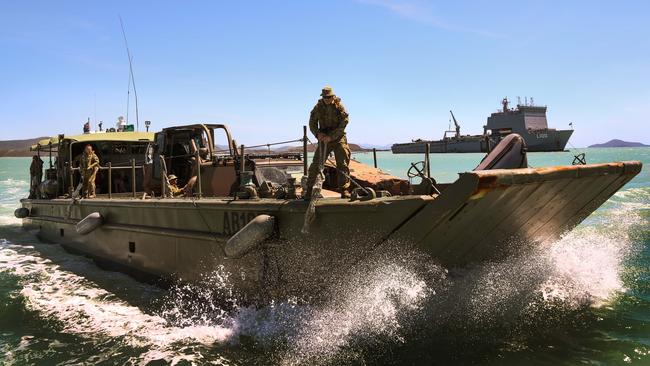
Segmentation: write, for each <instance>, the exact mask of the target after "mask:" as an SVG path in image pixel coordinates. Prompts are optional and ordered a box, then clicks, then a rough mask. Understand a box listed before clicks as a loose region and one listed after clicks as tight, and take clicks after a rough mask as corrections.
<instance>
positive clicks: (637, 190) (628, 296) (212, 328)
mask: <svg viewBox="0 0 650 366" xmlns="http://www.w3.org/2000/svg"><path fill="white" fill-rule="evenodd" d="M582 151H586V152H587V160H588V162H590V163H596V162H607V161H617V160H641V161H643V162H644V164H646V167H645V168H644V170H643V171H642V172H641V174H640V175H639V176H638V177H636V178H635V179H634V180H633V181H632V182H630V183H629V184H628V185H627V186H626V187H624V189H623V190H621V191H620V192H618V193H617V194H616V195H615V196H613V197H612V198H611V199H610V200H609V201H608V202H606V203H605V204H604V205H603V206H602V207H601V208H600V209H599V210H597V211H596V212H595V213H594V214H592V215H591V216H590V217H589V218H588V219H587V220H585V222H583V223H582V224H581V225H579V226H578V227H577V228H576V229H574V230H573V231H572V232H570V233H567V234H566V235H565V236H564V237H563V238H562V239H560V240H559V241H557V242H556V243H553V244H552V245H549V246H548V247H544V248H539V249H538V250H536V251H535V252H533V253H529V254H526V255H525V256H523V257H518V258H510V259H507V260H504V261H501V262H495V263H490V264H485V265H482V266H479V267H473V268H470V269H467V270H465V271H464V272H462V273H449V272H448V271H447V270H446V269H445V268H442V267H440V266H438V265H436V263H435V262H434V261H432V260H431V259H429V258H426V257H423V256H421V255H419V254H417V253H409V252H403V251H399V250H395V251H386V252H383V253H379V252H378V253H373V254H372V255H369V256H368V259H367V261H365V262H364V263H362V264H361V265H360V266H359V268H355V270H354V272H353V273H351V274H350V275H349V276H347V277H346V278H345V279H343V280H341V281H338V282H337V283H335V284H333V285H332V286H333V288H332V289H331V296H330V300H329V301H326V302H324V303H319V304H318V305H310V304H304V303H297V302H295V301H291V300H285V301H280V302H276V303H272V304H269V305H267V306H263V307H258V308H255V307H245V306H240V305H238V304H237V303H236V302H231V303H230V304H229V306H228V307H224V306H223V305H222V304H223V301H216V300H215V299H216V298H217V297H221V298H222V299H221V300H223V297H226V298H227V297H228V293H229V289H230V287H229V283H228V273H223V272H222V271H218V270H217V271H215V272H214V273H211V274H207V276H206V279H205V281H204V283H202V284H200V285H196V286H185V287H174V288H171V289H161V288H158V287H155V286H151V285H147V284H143V283H140V282H137V281H135V280H133V279H132V278H130V277H128V276H126V275H123V274H120V273H116V272H109V271H104V270H102V269H100V268H98V267H97V266H96V265H95V264H94V263H93V262H92V261H90V260H88V259H86V258H84V257H81V256H75V255H71V254H68V253H66V252H65V251H63V250H62V248H61V247H60V246H58V245H53V244H45V243H41V242H39V241H38V240H37V239H36V237H35V236H34V233H31V232H27V231H24V230H23V229H22V228H21V227H20V222H19V220H17V219H15V218H14V217H13V210H14V209H15V208H16V207H17V206H18V200H19V199H20V198H22V197H25V196H26V195H27V191H28V166H29V159H28V158H0V364H2V365H32V364H37V365H85V364H89V365H90V364H93V365H94V364H102V365H114V364H117V365H122V364H126V365H165V364H171V365H192V364H196V365H204V364H206V365H207V364H210V365H302V364H305V365H313V364H323V365H330V364H334V365H349V364H352V365H385V364H389V365H467V364H475V365H584V364H587V365H628V364H636V365H649V364H650V174H649V173H648V168H647V167H648V164H650V148H631V149H586V150H582ZM355 158H357V159H359V160H361V161H363V162H366V163H372V154H367V153H366V154H356V155H355ZM480 158H481V155H480V154H448V155H432V160H431V161H432V164H431V165H432V169H431V170H432V173H433V175H434V176H435V177H436V179H437V180H438V181H439V182H450V181H453V180H454V179H455V177H456V174H457V173H458V172H459V171H463V170H470V169H472V168H473V167H474V166H476V165H477V164H478V161H479V160H480ZM421 159H422V157H421V156H418V155H392V154H390V153H387V152H380V153H379V154H378V163H379V167H380V168H382V169H385V170H387V171H389V172H391V173H393V174H395V175H399V176H405V173H406V169H407V168H408V167H409V163H410V162H414V161H417V160H421ZM572 160H573V154H571V153H532V154H529V163H530V164H531V165H532V166H545V165H565V164H570V163H571V161H572ZM217 294H218V295H219V296H217ZM226 300H228V299H226Z"/></svg>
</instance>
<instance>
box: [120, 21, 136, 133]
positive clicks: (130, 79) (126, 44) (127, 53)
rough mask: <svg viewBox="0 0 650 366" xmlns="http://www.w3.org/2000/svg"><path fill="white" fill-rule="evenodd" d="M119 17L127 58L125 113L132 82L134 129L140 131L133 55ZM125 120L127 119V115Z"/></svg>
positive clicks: (127, 109) (127, 108) (127, 112)
mask: <svg viewBox="0 0 650 366" xmlns="http://www.w3.org/2000/svg"><path fill="white" fill-rule="evenodd" d="M118 17H119V18H120V27H122V36H124V46H125V47H126V56H127V57H128V58H129V90H128V92H127V101H126V115H127V116H128V115H129V99H130V93H131V83H133V95H134V96H135V123H136V131H140V113H139V112H138V91H137V90H136V88H135V77H134V76H133V57H132V56H131V50H129V42H128V41H127V40H126V32H125V31H124V22H122V16H120V15H118ZM126 121H127V122H128V121H129V119H128V117H127V119H126Z"/></svg>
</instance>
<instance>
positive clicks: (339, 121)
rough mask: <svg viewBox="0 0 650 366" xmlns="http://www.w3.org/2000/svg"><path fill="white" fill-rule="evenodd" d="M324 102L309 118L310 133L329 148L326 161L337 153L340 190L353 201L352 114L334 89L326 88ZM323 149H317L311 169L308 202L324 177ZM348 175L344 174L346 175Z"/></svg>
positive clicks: (323, 92)
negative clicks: (349, 129)
mask: <svg viewBox="0 0 650 366" xmlns="http://www.w3.org/2000/svg"><path fill="white" fill-rule="evenodd" d="M321 96H322V98H321V99H320V100H319V101H318V102H317V103H316V106H314V109H312V111H311V116H310V117H309V129H310V130H311V133H313V134H314V136H316V138H317V139H318V142H319V143H320V144H323V143H325V144H327V151H326V152H325V158H327V156H329V154H330V153H331V152H332V151H333V152H334V157H335V159H336V169H337V170H338V171H337V174H336V176H337V180H338V186H339V189H340V190H341V197H342V198H345V197H350V193H349V191H348V190H349V188H350V179H349V178H348V175H350V168H349V167H348V166H349V165H350V147H349V146H348V141H347V138H346V136H345V127H346V126H347V125H348V112H347V111H346V110H345V107H344V106H343V104H342V103H341V98H339V97H337V96H336V95H335V94H334V91H333V90H332V88H331V87H329V86H326V87H324V88H323V90H322V93H321ZM321 155H322V152H321V150H320V149H316V152H315V154H314V160H313V161H312V163H311V165H310V166H309V176H308V178H307V189H306V192H305V194H304V195H303V197H304V198H306V199H309V198H311V191H312V188H313V186H314V183H315V182H316V177H317V176H318V174H322V172H321V171H320V168H319V165H320V162H321V161H322V159H323V156H321ZM343 173H344V174H343Z"/></svg>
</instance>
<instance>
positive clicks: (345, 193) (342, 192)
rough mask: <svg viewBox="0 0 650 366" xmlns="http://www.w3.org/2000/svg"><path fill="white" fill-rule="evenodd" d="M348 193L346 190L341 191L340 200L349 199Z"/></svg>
mask: <svg viewBox="0 0 650 366" xmlns="http://www.w3.org/2000/svg"><path fill="white" fill-rule="evenodd" d="M350 197H351V196H350V192H349V191H348V190H347V189H344V190H342V191H341V198H350Z"/></svg>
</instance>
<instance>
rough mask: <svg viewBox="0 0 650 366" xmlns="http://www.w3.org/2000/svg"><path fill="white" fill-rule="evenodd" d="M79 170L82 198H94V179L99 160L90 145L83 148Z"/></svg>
mask: <svg viewBox="0 0 650 366" xmlns="http://www.w3.org/2000/svg"><path fill="white" fill-rule="evenodd" d="M79 170H81V174H82V176H83V197H84V198H95V178H96V176H97V171H98V170H99V158H98V157H97V155H96V154H95V152H94V151H93V147H92V146H91V145H86V147H85V148H84V153H83V155H82V156H81V163H80V164H79Z"/></svg>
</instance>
